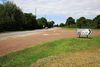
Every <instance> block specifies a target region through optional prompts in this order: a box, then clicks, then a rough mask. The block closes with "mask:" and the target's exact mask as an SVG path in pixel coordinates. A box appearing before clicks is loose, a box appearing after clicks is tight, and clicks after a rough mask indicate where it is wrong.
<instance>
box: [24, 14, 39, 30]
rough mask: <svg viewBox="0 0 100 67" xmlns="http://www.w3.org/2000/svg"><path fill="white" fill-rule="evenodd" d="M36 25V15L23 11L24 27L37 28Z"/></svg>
mask: <svg viewBox="0 0 100 67" xmlns="http://www.w3.org/2000/svg"><path fill="white" fill-rule="evenodd" d="M37 27H38V23H37V20H36V16H35V15H32V13H24V29H37Z"/></svg>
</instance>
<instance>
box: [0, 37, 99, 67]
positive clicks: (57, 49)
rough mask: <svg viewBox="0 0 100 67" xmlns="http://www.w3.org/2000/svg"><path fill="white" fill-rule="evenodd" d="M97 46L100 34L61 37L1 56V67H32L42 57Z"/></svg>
mask: <svg viewBox="0 0 100 67" xmlns="http://www.w3.org/2000/svg"><path fill="white" fill-rule="evenodd" d="M96 48H100V36H96V37H93V38H67V39H61V40H56V41H53V42H48V43H45V44H42V45H38V46H35V47H31V48H28V49H25V50H22V51H17V52H13V53H10V54H8V55H5V56H1V57H0V67H30V66H31V64H32V63H33V62H36V61H37V60H39V59H41V58H45V57H48V56H54V55H59V54H63V53H67V52H76V51H84V50H89V49H96Z"/></svg>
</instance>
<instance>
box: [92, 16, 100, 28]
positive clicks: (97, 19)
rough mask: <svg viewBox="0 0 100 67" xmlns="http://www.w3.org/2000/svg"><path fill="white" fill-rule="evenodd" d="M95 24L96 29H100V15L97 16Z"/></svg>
mask: <svg viewBox="0 0 100 67" xmlns="http://www.w3.org/2000/svg"><path fill="white" fill-rule="evenodd" d="M93 21H94V24H95V28H99V29H100V15H97V16H96V17H95V18H94V19H93Z"/></svg>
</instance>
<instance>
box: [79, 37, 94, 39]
mask: <svg viewBox="0 0 100 67" xmlns="http://www.w3.org/2000/svg"><path fill="white" fill-rule="evenodd" d="M77 38H80V39H93V38H92V37H77Z"/></svg>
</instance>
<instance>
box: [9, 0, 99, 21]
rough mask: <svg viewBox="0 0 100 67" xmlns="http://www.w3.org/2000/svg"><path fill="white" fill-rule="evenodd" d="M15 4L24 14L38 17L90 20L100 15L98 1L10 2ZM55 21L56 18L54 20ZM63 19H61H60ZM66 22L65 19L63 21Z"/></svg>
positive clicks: (36, 0) (32, 0) (26, 0)
mask: <svg viewBox="0 0 100 67" xmlns="http://www.w3.org/2000/svg"><path fill="white" fill-rule="evenodd" d="M10 1H13V2H14V3H16V4H17V5H18V6H19V7H20V8H22V10H23V11H24V12H31V13H33V14H34V13H35V8H37V15H38V16H44V15H47V16H54V15H57V16H56V17H58V16H62V15H63V16H65V17H69V16H72V17H74V18H78V17H80V16H85V17H88V18H92V17H94V16H96V15H98V14H100V8H99V6H100V0H10ZM55 19H56V18H55ZM61 19H63V17H62V18H61ZM64 20H66V19H64Z"/></svg>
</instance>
